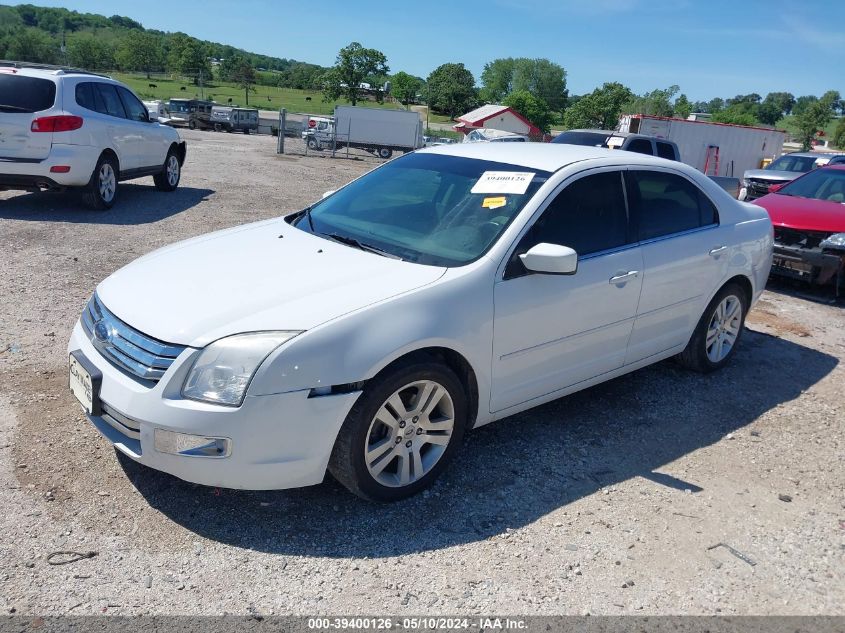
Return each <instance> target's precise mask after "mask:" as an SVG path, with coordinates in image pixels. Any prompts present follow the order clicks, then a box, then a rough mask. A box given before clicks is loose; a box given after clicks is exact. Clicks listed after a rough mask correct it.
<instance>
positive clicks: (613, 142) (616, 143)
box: [607, 136, 625, 149]
mask: <svg viewBox="0 0 845 633" xmlns="http://www.w3.org/2000/svg"><path fill="white" fill-rule="evenodd" d="M624 142H625V139H624V138H622V137H621V136H611V137H609V138H608V139H607V146H608V147H610V148H611V149H612V148H614V147H622V143H624Z"/></svg>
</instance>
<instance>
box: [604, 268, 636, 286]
mask: <svg viewBox="0 0 845 633" xmlns="http://www.w3.org/2000/svg"><path fill="white" fill-rule="evenodd" d="M639 276H640V271H639V270H629V271H628V272H627V273H622V274H621V275H616V276H614V277H611V278H610V282H609V283H611V284H613V285H614V286H615V285H618V284H624V283H626V282H628V281H631V280H632V279H636V278H637V277H639Z"/></svg>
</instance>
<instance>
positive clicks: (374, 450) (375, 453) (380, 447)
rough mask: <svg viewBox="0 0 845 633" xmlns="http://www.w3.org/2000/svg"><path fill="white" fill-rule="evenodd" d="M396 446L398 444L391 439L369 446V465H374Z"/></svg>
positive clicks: (387, 438)
mask: <svg viewBox="0 0 845 633" xmlns="http://www.w3.org/2000/svg"><path fill="white" fill-rule="evenodd" d="M394 446H396V443H395V442H394V441H393V439H392V438H390V437H386V438H384V439H383V440H382V441H381V442H379V443H378V444H374V445H371V446H369V447H368V450H367V463H368V464H374V463H375V462H376V461H377V460H378V458H379V457H381V456H382V455H384V454H385V453H387V452H388V451H390V450H392V449H393V447H394Z"/></svg>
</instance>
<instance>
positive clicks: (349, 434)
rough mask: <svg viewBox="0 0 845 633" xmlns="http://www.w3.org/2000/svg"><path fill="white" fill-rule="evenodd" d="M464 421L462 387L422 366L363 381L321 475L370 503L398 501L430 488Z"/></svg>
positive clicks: (443, 372)
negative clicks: (361, 390) (364, 386)
mask: <svg viewBox="0 0 845 633" xmlns="http://www.w3.org/2000/svg"><path fill="white" fill-rule="evenodd" d="M466 420H467V398H466V394H465V393H464V389H463V386H462V385H461V382H460V381H459V380H458V378H457V376H456V375H455V373H454V372H453V371H452V370H451V369H449V368H448V367H446V366H444V365H442V364H440V363H437V362H430V361H425V360H422V361H420V360H418V361H412V362H410V363H409V364H406V365H402V366H400V367H397V368H394V369H391V370H388V371H387V372H383V373H382V374H379V375H378V376H376V377H375V378H373V379H372V380H371V381H369V382H368V384H367V386H366V388H365V389H364V392H363V393H362V394H361V396H360V397H359V398H358V401H357V402H356V403H355V405H354V406H353V407H352V410H351V411H350V412H349V415H348V416H347V417H346V420H345V421H344V423H343V426H342V427H341V429H340V432H339V433H338V436H337V440H336V441H335V445H334V448H333V449H332V455H331V459H330V460H329V472H331V474H332V475H333V476H334V477H335V479H337V480H338V481H339V482H340V483H342V484H343V485H344V486H345V487H346V488H348V489H349V490H350V491H351V492H353V493H354V494H356V495H358V496H359V497H362V498H364V499H369V500H371V501H381V502H388V501H398V500H399V499H404V498H406V497H410V496H411V495H414V494H416V493H418V492H420V491H421V490H423V489H424V488H427V487H428V486H430V485H431V484H432V483H433V482H434V480H435V479H436V478H437V476H438V475H439V474H440V473H441V472H442V471H443V469H444V468H445V467H446V465H447V464H448V462H449V460H450V459H451V458H452V456H453V455H454V453H455V451H456V450H458V447H459V446H460V443H461V439H462V437H463V434H464V429H465V427H466Z"/></svg>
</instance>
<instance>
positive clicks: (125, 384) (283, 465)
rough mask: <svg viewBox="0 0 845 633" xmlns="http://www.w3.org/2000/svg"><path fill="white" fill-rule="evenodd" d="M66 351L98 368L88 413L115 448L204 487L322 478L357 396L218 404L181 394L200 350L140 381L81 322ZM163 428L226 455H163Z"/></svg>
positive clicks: (288, 396)
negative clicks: (97, 404)
mask: <svg viewBox="0 0 845 633" xmlns="http://www.w3.org/2000/svg"><path fill="white" fill-rule="evenodd" d="M68 351H69V352H74V351H79V352H81V353H82V355H83V356H84V357H85V358H86V359H87V360H88V361H89V362H90V363H91V364H93V365H94V366H95V367H96V368H97V369H98V370H99V371H100V372H102V375H103V377H102V384H101V386H100V393H99V396H100V399H101V401H102V403H103V411H102V415H94V416H91V415H89V416H88V417H89V419H90V420H91V422H92V423H93V424H94V426H95V427H96V428H97V430H99V431H100V433H101V434H102V435H103V436H104V437H105V438H106V439H107V440H108V441H109V442H111V443H112V444H113V445H114V446H115V448H117V450H119V451H121V452H122V453H124V454H125V455H127V456H128V457H130V458H131V459H133V460H135V461H136V462H138V463H140V464H143V465H145V466H149V467H150V468H154V469H156V470H160V471H163V472H166V473H170V474H171V475H174V476H176V477H179V478H180V479H184V480H186V481H190V482H193V483H198V484H203V485H207V486H218V487H221V488H236V489H246V490H274V489H282V488H296V487H300V486H310V485H314V484H318V483H320V482H321V481H322V480H323V477H324V475H325V472H326V467H327V465H328V461H329V457H330V455H331V451H332V447H333V446H334V442H335V438H336V437H337V433H338V431H339V430H340V426H341V425H342V424H343V421H344V420H345V419H346V416H347V414H348V413H349V410H350V409H351V408H352V405H353V404H354V403H355V400H356V399H357V398H358V396H359V393H360V392H355V393H345V394H336V395H327V396H320V397H309V395H310V390H304V391H293V392H288V393H279V394H274V395H266V396H249V395H247V397H246V399H245V400H244V403H243V405H241V406H240V407H238V408H232V407H221V406H216V405H210V404H206V403H202V402H196V401H193V400H186V399H184V398H182V397H181V395H180V394H179V392H180V390H181V386H182V383H183V382H184V378H185V375H186V373H187V372H188V371H189V370H190V368H191V365H192V363H193V360H194V357H195V355H196V354H197V353H198V352H199V350H194V349H190V348H189V349H187V350H185V352H183V353H182V354H181V355H180V356H179V358H177V359H176V361H175V362H174V363H173V365H172V366H171V367H170V369H168V370H167V372H166V373H165V375H164V377H163V378H162V379H161V380H160V381H159V382H158V383H151V382H146V381H141V380H139V379H137V378H135V377H133V376H131V375H129V374H128V373H126V372H124V371H122V370H120V369H118V368H117V367H115V366H114V365H112V364H111V363H109V362H108V361H107V360H106V359H105V358H103V357H102V356H101V355H100V353H99V352H98V351H97V350H96V349H95V348H94V346H93V345H92V344H91V341H90V340H89V339H88V337H87V335H86V333H85V331H84V330H83V329H82V326H81V325H80V324H79V323H77V324H76V327H75V328H74V330H73V334H72V336H71V339H70V343H69V344H68ZM156 429H158V430H159V433H158V436H159V437H158V439H159V447H158V448H157V447H156ZM162 431H164V432H165V433H162ZM167 432H173V433H178V434H185V435H193V436H203V437H209V438H219V439H225V440H228V442H226V446H227V451H228V454H227V455H226V454H219V455H213V456H212V455H208V456H201V455H196V456H193V455H179V454H173V453H172V452H165V451H164V450H160V449H162V446H161V444H162V436H165V435H166V436H169V437H172V433H167Z"/></svg>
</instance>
